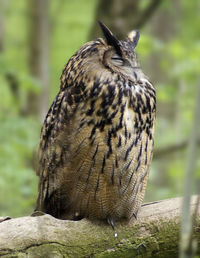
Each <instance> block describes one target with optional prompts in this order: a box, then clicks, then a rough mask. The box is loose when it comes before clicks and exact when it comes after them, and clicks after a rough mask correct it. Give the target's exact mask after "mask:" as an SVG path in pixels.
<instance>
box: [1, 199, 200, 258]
mask: <svg viewBox="0 0 200 258" xmlns="http://www.w3.org/2000/svg"><path fill="white" fill-rule="evenodd" d="M196 200H197V197H196V196H194V197H193V198H192V201H191V210H193V209H194V208H195V205H196ZM180 206H181V198H174V199H169V200H163V201H158V202H152V203H147V204H144V205H143V206H142V208H141V209H140V212H139V214H138V219H137V220H135V219H132V220H131V221H130V222H129V223H127V222H122V223H117V224H116V228H115V231H116V233H117V237H116V236H115V234H114V233H115V232H114V231H113V230H112V228H111V226H109V225H107V224H106V223H103V222H92V221H89V220H87V219H83V220H80V221H69V220H58V219H55V218H54V217H52V216H50V215H43V216H38V217H31V216H29V217H21V218H14V219H10V220H5V221H4V222H2V223H0V256H2V257H29V258H32V257H34V258H35V257H37V258H40V257H41V258H44V257H165V258H166V257H177V255H178V241H179V224H180V223H179V221H180V220H179V218H180ZM194 237H195V238H196V239H197V242H198V251H197V252H198V255H200V208H199V210H198V218H197V223H196V225H195V228H194Z"/></svg>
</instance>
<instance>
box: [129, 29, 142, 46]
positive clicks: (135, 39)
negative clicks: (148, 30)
mask: <svg viewBox="0 0 200 258" xmlns="http://www.w3.org/2000/svg"><path fill="white" fill-rule="evenodd" d="M128 38H129V39H130V40H131V41H132V42H133V47H134V48H135V47H136V46H137V43H138V40H139V38H140V33H139V31H138V30H132V31H131V32H130V33H129V34H128Z"/></svg>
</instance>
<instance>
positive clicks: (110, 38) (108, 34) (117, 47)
mask: <svg viewBox="0 0 200 258" xmlns="http://www.w3.org/2000/svg"><path fill="white" fill-rule="evenodd" d="M99 25H100V27H101V30H102V32H103V35H104V37H105V38H106V41H107V43H108V45H110V46H113V47H114V48H115V50H116V52H117V54H118V55H119V56H121V55H122V52H121V49H120V43H119V40H118V39H117V38H116V37H115V36H114V35H113V33H112V32H111V31H110V30H109V29H108V27H106V25H105V24H103V23H102V22H100V21H99Z"/></svg>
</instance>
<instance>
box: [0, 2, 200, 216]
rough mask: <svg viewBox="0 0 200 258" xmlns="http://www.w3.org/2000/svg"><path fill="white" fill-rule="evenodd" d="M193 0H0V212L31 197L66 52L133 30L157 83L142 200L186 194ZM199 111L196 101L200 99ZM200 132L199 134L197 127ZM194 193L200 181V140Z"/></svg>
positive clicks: (199, 61) (29, 202) (198, 28)
mask: <svg viewBox="0 0 200 258" xmlns="http://www.w3.org/2000/svg"><path fill="white" fill-rule="evenodd" d="M199 13H200V3H199V1H187V0H169V1H159V0H156V1H155V0H141V1H139V0H132V1H131V0H124V1H120V0H112V1H111V0H110V1H105V0H99V1H98V0H57V1H53V0H19V1H14V0H0V216H6V215H9V216H12V217H17V216H24V215H28V214H30V213H31V212H32V211H33V209H34V205H35V201H36V196H37V187H38V178H37V176H36V173H35V167H36V165H35V156H36V152H37V148H38V143H39V137H40V130H41V126H42V121H43V120H44V117H45V114H46V112H47V111H48V108H49V105H50V104H51V102H52V101H53V99H54V98H55V96H56V93H57V92H58V90H59V84H60V82H59V78H60V75H61V72H62V69H63V68H64V66H65V64H66V63H67V61H68V59H69V58H70V57H71V56H72V55H73V54H74V52H75V51H76V50H78V48H79V47H80V46H81V45H82V44H84V43H85V42H87V41H88V40H89V39H93V38H96V37H101V36H102V35H101V33H100V31H99V30H98V29H97V26H98V25H97V20H101V21H103V22H105V24H106V25H107V26H109V27H110V28H111V29H112V30H113V31H114V33H115V34H116V35H117V36H118V37H120V38H121V37H125V36H126V34H127V33H128V32H129V31H130V30H132V29H135V28H138V29H139V30H140V35H141V37H140V41H139V44H138V46H137V49H136V51H137V53H138V57H139V60H140V63H141V67H142V69H143V71H144V72H145V74H146V75H148V77H149V78H150V80H151V81H152V82H153V84H154V85H155V88H156V91H157V121H156V130H155V152H154V158H153V162H152V166H151V172H150V177H149V182H148V187H147V192H146V196H145V201H155V200H160V199H166V198H170V197H176V196H181V195H182V194H183V190H184V189H183V185H184V183H183V182H184V174H185V170H186V167H187V166H188V162H189V161H188V159H189V157H188V156H189V155H188V146H189V144H190V141H191V139H192V132H193V131H194V129H195V128H194V127H197V126H198V128H196V130H198V131H200V128H199V125H195V119H196V118H195V117H194V106H195V105H198V103H200V99H198V98H196V95H197V88H198V87H199V84H200V75H199V72H200V71H199V67H200V15H199ZM199 110H200V107H199ZM199 137H200V135H199ZM197 145H198V148H197V150H196V151H195V153H194V156H195V159H194V160H195V172H194V176H192V175H191V180H192V183H193V184H192V185H193V187H192V191H193V193H194V194H195V193H198V192H199V189H200V148H199V146H200V140H198V141H197Z"/></svg>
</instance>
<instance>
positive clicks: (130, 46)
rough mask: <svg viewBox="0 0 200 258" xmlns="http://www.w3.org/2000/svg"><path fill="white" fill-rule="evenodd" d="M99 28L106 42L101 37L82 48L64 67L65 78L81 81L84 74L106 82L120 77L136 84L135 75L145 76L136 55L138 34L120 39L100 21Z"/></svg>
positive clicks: (134, 33)
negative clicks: (116, 76)
mask: <svg viewBox="0 0 200 258" xmlns="http://www.w3.org/2000/svg"><path fill="white" fill-rule="evenodd" d="M100 27H101V29H102V32H103V35H104V37H105V39H102V38H99V39H97V40H94V41H90V42H88V43H86V44H85V45H83V46H82V47H81V48H80V49H79V50H78V51H77V52H76V53H75V55H74V56H72V58H71V59H70V60H69V62H68V64H67V66H66V68H65V72H66V73H67V76H66V74H65V73H63V74H64V76H65V78H66V77H68V78H73V81H75V80H76V78H77V79H78V80H80V75H81V76H85V77H87V78H89V79H91V80H93V79H94V77H95V78H99V79H100V80H102V79H103V80H104V81H105V80H106V79H108V78H110V77H112V76H115V75H121V76H122V77H124V78H126V79H130V80H133V81H135V80H137V76H136V72H137V74H142V76H143V73H142V72H141V70H140V67H139V64H138V61H137V56H136V53H135V47H136V46H137V43H138V40H139V32H138V31H132V32H131V33H130V34H129V35H128V37H127V39H125V40H118V39H117V38H116V37H115V36H114V35H113V33H112V32H111V31H110V30H109V29H108V28H107V27H106V26H105V25H104V24H103V23H101V22H100ZM75 71H76V72H75ZM77 71H79V72H77ZM70 81H71V80H70Z"/></svg>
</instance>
